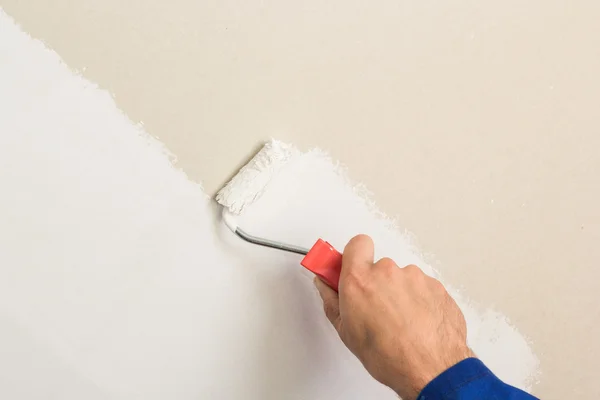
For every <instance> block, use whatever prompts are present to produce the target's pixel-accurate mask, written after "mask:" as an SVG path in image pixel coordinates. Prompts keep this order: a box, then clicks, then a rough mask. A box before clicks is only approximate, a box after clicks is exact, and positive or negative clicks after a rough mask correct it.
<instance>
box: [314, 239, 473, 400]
mask: <svg viewBox="0 0 600 400" xmlns="http://www.w3.org/2000/svg"><path fill="white" fill-rule="evenodd" d="M315 284H316V286H317V288H318V290H319V293H320V294H321V298H322V299H323V306H324V308H325V314H326V315H327V318H328V319H329V320H330V321H331V323H332V324H333V326H334V327H335V329H336V330H337V331H338V334H339V335H340V338H341V339H342V341H343V342H344V344H345V345H346V346H347V347H348V348H349V349H350V351H352V353H354V354H355V355H356V357H358V359H359V360H360V361H361V362H362V364H363V365H364V366H365V368H366V369H367V371H368V372H369V373H370V374H371V375H372V376H373V377H374V378H375V379H377V380H378V381H379V382H381V383H383V384H384V385H386V386H389V387H390V388H391V389H392V390H394V391H395V392H396V393H398V395H400V397H402V399H404V400H414V399H416V397H417V396H418V395H419V393H420V392H421V390H422V389H423V388H424V387H425V386H426V385H427V383H429V382H430V381H431V380H432V379H433V378H435V377H436V376H438V375H439V374H440V373H442V372H444V371H445V370H446V369H448V368H450V367H451V366H453V365H454V364H456V363H458V362H460V361H462V360H464V359H465V358H468V357H474V354H473V352H472V351H471V350H470V349H469V347H468V346H467V326H466V323H465V318H464V316H463V314H462V312H461V311H460V309H459V308H458V306H457V305H456V303H455V302H454V300H453V299H452V298H451V297H450V295H449V294H448V292H447V291H446V289H445V288H444V286H443V285H442V284H441V283H440V282H439V281H438V280H436V279H434V278H431V277H429V276H427V275H425V274H424V273H423V271H421V270H420V269H419V268H418V267H416V266H414V265H409V266H407V267H405V268H398V266H397V265H396V263H395V262H394V261H392V260H391V259H388V258H384V259H381V260H379V261H378V262H376V263H374V262H373V241H372V240H371V238H369V237H368V236H364V235H359V236H356V237H355V238H353V239H352V240H351V241H350V242H349V243H348V245H347V246H346V248H345V250H344V254H343V259H342V273H341V276H340V284H339V294H338V293H336V292H335V291H334V290H332V289H331V288H330V287H329V286H327V285H326V284H325V283H323V282H322V281H321V280H320V279H318V278H317V279H315Z"/></svg>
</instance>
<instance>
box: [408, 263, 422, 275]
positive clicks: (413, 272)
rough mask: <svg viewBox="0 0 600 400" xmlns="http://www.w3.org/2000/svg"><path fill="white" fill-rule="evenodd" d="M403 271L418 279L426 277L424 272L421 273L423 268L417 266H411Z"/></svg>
mask: <svg viewBox="0 0 600 400" xmlns="http://www.w3.org/2000/svg"><path fill="white" fill-rule="evenodd" d="M403 269H404V272H405V273H406V274H407V275H409V276H411V277H414V278H416V277H419V276H424V274H423V271H421V268H419V267H417V266H416V265H413V264H410V265H407V266H406V267H404V268H403Z"/></svg>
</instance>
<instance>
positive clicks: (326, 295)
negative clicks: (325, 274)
mask: <svg viewBox="0 0 600 400" xmlns="http://www.w3.org/2000/svg"><path fill="white" fill-rule="evenodd" d="M315 286H316V287H317V290H318V291H319V294H320V295H321V299H322V300H323V309H324V310H325V315H326V316H327V319H329V321H330V322H331V324H332V325H333V326H334V328H335V329H336V330H337V331H338V332H339V330H340V322H341V319H340V301H339V298H338V294H337V293H336V292H335V290H333V289H332V288H330V287H329V285H327V284H326V283H325V282H323V281H322V280H321V279H319V278H316V277H315Z"/></svg>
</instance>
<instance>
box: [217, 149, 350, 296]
mask: <svg viewBox="0 0 600 400" xmlns="http://www.w3.org/2000/svg"><path fill="white" fill-rule="evenodd" d="M296 153H297V150H295V149H294V148H293V147H291V146H289V145H286V144H284V143H281V142H278V141H275V140H273V141H271V142H269V143H267V144H265V145H264V146H263V148H262V149H261V150H260V151H259V152H258V153H257V154H256V155H255V156H254V157H253V158H252V159H251V160H250V161H249V162H248V164H246V165H245V166H243V167H242V168H241V169H240V171H239V172H238V173H237V174H236V175H235V176H234V177H233V178H232V179H231V180H230V181H229V182H228V183H227V184H226V185H225V186H224V187H223V188H222V189H221V190H220V191H219V192H218V193H217V196H216V200H217V202H218V203H219V204H221V205H222V206H223V211H222V218H223V222H224V223H225V225H226V226H227V227H228V228H229V229H230V230H231V231H232V232H233V233H235V234H236V235H237V236H238V237H240V238H241V239H243V240H245V241H246V242H249V243H252V244H256V245H259V246H265V247H270V248H273V249H278V250H282V251H287V252H291V253H295V254H299V255H303V256H304V258H303V259H302V260H301V261H300V264H301V265H302V266H303V267H304V268H306V269H308V270H309V271H311V272H312V273H314V274H315V275H317V276H318V277H319V278H320V279H321V280H323V281H324V282H325V283H327V284H328V285H329V286H330V287H331V288H333V289H334V290H335V291H337V290H338V283H339V280H340V272H341V269H342V254H341V253H340V252H338V251H337V250H336V249H335V248H334V247H333V246H332V245H331V244H329V243H328V242H327V241H325V240H323V239H318V240H317V241H316V242H315V244H314V245H313V246H312V247H311V248H310V249H307V248H304V247H300V246H295V245H293V244H287V243H281V242H279V241H275V240H271V239H267V238H262V237H257V236H254V235H251V234H250V233H248V232H246V230H244V229H242V228H240V227H239V226H238V224H237V220H236V215H239V214H241V213H242V212H243V211H244V208H245V207H246V206H248V205H250V204H252V203H253V202H254V201H256V200H258V199H259V198H260V196H261V194H262V193H263V192H264V191H265V189H266V187H267V185H268V184H269V182H270V181H271V180H272V178H273V177H274V176H275V175H276V174H277V172H278V171H279V170H280V168H281V167H282V166H283V165H284V164H285V163H287V162H288V161H289V160H290V159H291V158H292V157H293V156H294V155H295V154H296Z"/></svg>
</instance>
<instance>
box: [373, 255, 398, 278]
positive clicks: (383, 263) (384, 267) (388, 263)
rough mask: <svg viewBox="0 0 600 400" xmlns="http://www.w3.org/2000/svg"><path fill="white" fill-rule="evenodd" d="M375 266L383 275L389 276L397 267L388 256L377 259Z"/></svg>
mask: <svg viewBox="0 0 600 400" xmlns="http://www.w3.org/2000/svg"><path fill="white" fill-rule="evenodd" d="M375 267H376V270H377V271H379V272H381V273H383V274H384V275H385V276H391V275H392V274H393V273H394V272H395V271H396V270H397V269H398V265H397V264H396V262H395V261H394V260H392V259H391V258H388V257H384V258H382V259H381V260H379V261H377V262H376V263H375Z"/></svg>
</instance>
